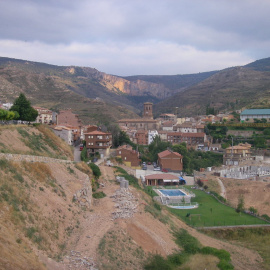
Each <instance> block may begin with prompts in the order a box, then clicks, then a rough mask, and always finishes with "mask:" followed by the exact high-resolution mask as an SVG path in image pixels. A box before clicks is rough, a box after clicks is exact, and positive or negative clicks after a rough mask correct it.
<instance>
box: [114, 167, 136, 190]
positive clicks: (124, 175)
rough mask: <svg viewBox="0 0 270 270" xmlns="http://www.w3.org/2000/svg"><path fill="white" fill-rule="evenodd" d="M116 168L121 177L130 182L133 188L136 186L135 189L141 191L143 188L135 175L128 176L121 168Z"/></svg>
mask: <svg viewBox="0 0 270 270" xmlns="http://www.w3.org/2000/svg"><path fill="white" fill-rule="evenodd" d="M114 168H116V172H118V173H119V176H121V177H124V178H125V179H126V180H128V182H129V184H130V185H132V186H134V187H136V188H138V189H141V187H140V185H139V183H138V179H137V178H136V177H135V176H134V175H131V174H128V173H127V172H126V171H125V170H124V169H123V168H121V167H117V166H114Z"/></svg>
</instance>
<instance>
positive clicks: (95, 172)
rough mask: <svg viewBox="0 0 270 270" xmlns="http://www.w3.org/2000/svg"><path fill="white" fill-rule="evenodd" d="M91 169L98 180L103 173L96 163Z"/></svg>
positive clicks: (90, 165)
mask: <svg viewBox="0 0 270 270" xmlns="http://www.w3.org/2000/svg"><path fill="white" fill-rule="evenodd" d="M89 167H90V168H91V169H92V172H93V175H94V176H95V178H96V179H98V178H99V177H100V176H101V171H100V169H99V167H98V166H97V165H96V164H95V163H90V164H89Z"/></svg>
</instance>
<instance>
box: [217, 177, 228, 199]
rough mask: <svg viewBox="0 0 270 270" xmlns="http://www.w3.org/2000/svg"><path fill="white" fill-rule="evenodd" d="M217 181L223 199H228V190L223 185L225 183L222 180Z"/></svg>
mask: <svg viewBox="0 0 270 270" xmlns="http://www.w3.org/2000/svg"><path fill="white" fill-rule="evenodd" d="M217 180H218V183H219V185H220V188H221V192H220V195H221V196H222V197H223V198H225V199H227V196H226V189H225V187H224V185H223V182H222V181H221V180H220V178H217Z"/></svg>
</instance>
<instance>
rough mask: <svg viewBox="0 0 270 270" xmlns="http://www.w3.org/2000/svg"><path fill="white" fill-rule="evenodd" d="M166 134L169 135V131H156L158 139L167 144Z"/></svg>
mask: <svg viewBox="0 0 270 270" xmlns="http://www.w3.org/2000/svg"><path fill="white" fill-rule="evenodd" d="M168 133H170V131H163V130H162V131H158V136H159V137H160V139H161V140H162V141H163V142H167V139H168Z"/></svg>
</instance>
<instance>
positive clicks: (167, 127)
mask: <svg viewBox="0 0 270 270" xmlns="http://www.w3.org/2000/svg"><path fill="white" fill-rule="evenodd" d="M161 125H162V130H166V131H172V130H173V125H174V122H173V121H166V122H163V123H162V124H161Z"/></svg>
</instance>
